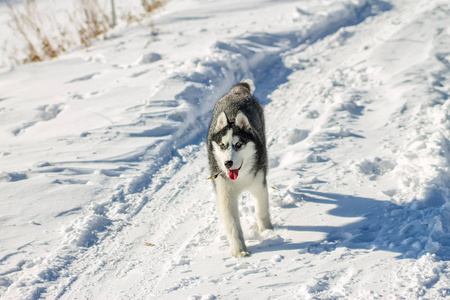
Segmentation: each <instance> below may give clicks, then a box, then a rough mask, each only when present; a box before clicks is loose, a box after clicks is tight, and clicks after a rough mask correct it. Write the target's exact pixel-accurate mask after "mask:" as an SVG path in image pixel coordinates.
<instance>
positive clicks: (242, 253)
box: [233, 251, 250, 258]
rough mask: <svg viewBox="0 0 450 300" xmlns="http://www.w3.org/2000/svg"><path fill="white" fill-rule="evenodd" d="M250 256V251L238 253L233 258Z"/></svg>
mask: <svg viewBox="0 0 450 300" xmlns="http://www.w3.org/2000/svg"><path fill="white" fill-rule="evenodd" d="M249 255H250V252H248V251H238V252H236V253H233V256H234V257H236V258H244V257H247V256H249Z"/></svg>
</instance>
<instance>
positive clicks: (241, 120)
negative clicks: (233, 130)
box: [235, 111, 252, 131]
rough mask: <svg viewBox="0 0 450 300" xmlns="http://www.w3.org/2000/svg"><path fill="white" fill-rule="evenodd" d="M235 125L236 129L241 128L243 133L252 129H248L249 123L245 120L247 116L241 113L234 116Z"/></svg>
mask: <svg viewBox="0 0 450 300" xmlns="http://www.w3.org/2000/svg"><path fill="white" fill-rule="evenodd" d="M235 124H236V126H237V127H239V128H241V129H242V130H244V131H250V130H251V129H252V128H251V127H250V122H249V121H248V119H247V116H246V115H244V113H243V112H242V111H239V112H238V113H237V115H236V121H235Z"/></svg>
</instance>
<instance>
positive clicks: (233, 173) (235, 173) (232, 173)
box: [228, 169, 239, 180]
mask: <svg viewBox="0 0 450 300" xmlns="http://www.w3.org/2000/svg"><path fill="white" fill-rule="evenodd" d="M238 173H239V169H236V170H228V177H230V179H231V180H236V178H238Z"/></svg>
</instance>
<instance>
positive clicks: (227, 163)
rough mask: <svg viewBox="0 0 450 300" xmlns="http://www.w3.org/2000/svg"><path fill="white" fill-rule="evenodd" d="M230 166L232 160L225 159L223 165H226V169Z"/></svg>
mask: <svg viewBox="0 0 450 300" xmlns="http://www.w3.org/2000/svg"><path fill="white" fill-rule="evenodd" d="M232 166H233V161H232V160H227V161H226V162H225V167H226V168H227V169H229V168H231V167H232Z"/></svg>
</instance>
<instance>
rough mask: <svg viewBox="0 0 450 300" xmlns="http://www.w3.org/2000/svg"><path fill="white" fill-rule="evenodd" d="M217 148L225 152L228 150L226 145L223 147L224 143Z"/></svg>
mask: <svg viewBox="0 0 450 300" xmlns="http://www.w3.org/2000/svg"><path fill="white" fill-rule="evenodd" d="M219 147H220V149H222V150H225V149H227V148H228V145H225V144H224V143H220V145H219Z"/></svg>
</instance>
